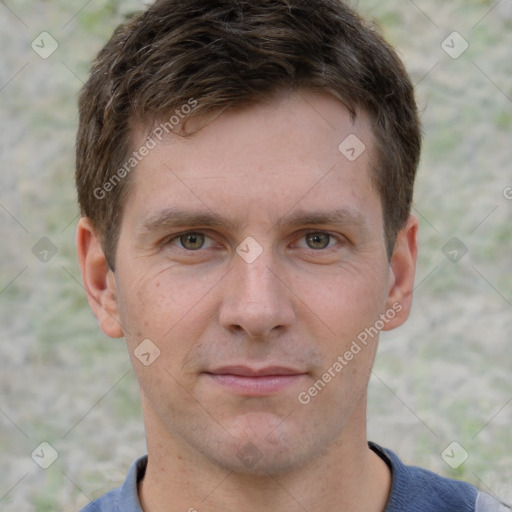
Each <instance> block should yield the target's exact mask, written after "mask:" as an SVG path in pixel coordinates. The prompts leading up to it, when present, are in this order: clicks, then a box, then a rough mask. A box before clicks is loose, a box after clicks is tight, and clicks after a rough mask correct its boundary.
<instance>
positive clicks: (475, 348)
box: [0, 0, 512, 512]
mask: <svg viewBox="0 0 512 512" xmlns="http://www.w3.org/2000/svg"><path fill="white" fill-rule="evenodd" d="M354 4H355V5H356V6H357V7H358V9H359V10H360V12H361V13H362V14H364V15H366V16H368V17H369V18H370V19H373V20H375V21H376V22H378V23H379V24H380V25H381V27H382V30H383V32H384V34H385V35H386V37H387V38H388V40H389V41H390V42H391V43H392V44H394V45H395V46H396V47H397V49H398V51H399V53H400V55H401V56H402V58H403V59H404V61H405V63H406V66H407V68H408V70H409V71H410V73H411V76H412V78H413V81H414V82H415V83H416V84H417V97H418V102H419V105H420V109H421V111H422V119H423V124H424V132H425V139H424V140H425V142H424V151H423V158H422V163H421V167H420V170H419V175H418V181H417V189H416V196H415V211H416V214H417V215H418V216H419V217H420V221H421V233H420V244H421V245H420V257H419V266H418V272H417V288H416V291H415V302H414V308H413V312H412V315H411V318H410V320H409V322H408V323H407V324H406V325H405V326H403V327H401V328H400V329H398V330H396V331H392V332H389V333H388V332H386V333H383V334H382V335H381V342H380V352H379V355H378V358H377V362H376V366H375V371H374V375H373V376H372V379H371V383H370V393H369V395H370V396H369V425H368V427H369V437H370V439H371V440H374V441H376V442H378V443H380V444H382V445H384V446H387V447H389V448H391V449H393V450H395V451H396V452H398V454H399V455H400V456H401V457H402V458H403V459H404V460H405V461H406V462H408V463H413V464H416V465H420V466H424V467H427V468H429V469H431V470H433V471H435V472H438V473H440V474H443V475H445V476H450V477H455V478H460V479H464V480H467V481H469V482H471V483H473V484H475V485H477V486H479V487H480V488H482V489H483V490H486V491H488V492H491V493H496V494H497V495H498V496H500V497H501V498H503V499H508V500H509V501H512V488H511V484H510V478H511V474H512V470H511V468H512V452H511V447H512V434H511V424H512V372H511V371H510V368H511V367H512V351H511V350H510V333H511V332H512V257H511V254H512V242H511V239H512V237H511V218H512V200H507V199H506V197H505V195H504V190H505V189H506V187H510V186H512V165H511V161H512V143H511V141H512V136H511V135H512V134H511V132H512V0H501V1H496V0H480V1H472V2H466V1H463V0H453V1H451V2H445V1H442V0H428V1H427V0H416V1H415V2H413V1H412V0H388V1H386V2H380V1H378V0H360V1H358V2H354ZM142 6H143V5H142V3H141V2H138V1H135V0H130V1H123V2H121V1H120V0H116V1H106V0H95V1H92V2H87V1H86V0H83V1H82V0H80V1H78V0H75V1H64V0H46V1H38V2H35V1H34V0H17V1H16V2H14V0H10V1H9V0H5V1H2V2H0V45H1V48H2V53H1V57H0V107H1V109H2V116H1V118H0V169H1V175H0V230H1V235H2V236H1V240H2V244H1V246H0V254H1V264H0V333H1V343H0V361H1V362H0V365H1V371H0V393H1V403H0V456H1V467H2V470H1V473H0V474H1V477H0V509H1V510H3V511H6V512H9V511H16V512H23V511H29V510H37V511H40V512H43V511H48V512H50V511H51V512H60V511H62V512H64V511H67V512H69V511H70V510H78V509H79V508H80V507H82V506H84V505H85V504H86V503H88V501H89V499H92V498H95V497H97V496H99V495H100V494H103V493H104V492H106V491H107V490H109V489H111V488H113V487H115V486H117V485H119V484H121V483H122V482H123V480H124V477H125V474H126V471H127V468H128V466H129V464H130V463H131V462H132V460H133V459H135V458H136V457H137V456H138V455H140V454H142V453H144V452H145V442H144V435H143V425H142V416H141V411H140V406H139V398H138V390H137V384H136V381H135V378H134V376H133V374H132V371H131V366H130V362H129V359H128V355H127V354H126V350H125V347H124V344H123V343H122V342H121V341H119V340H117V341H115V340H110V339H107V338H106V337H105V336H104V335H103V334H102V333H101V332H100V331H99V329H98V327H97V326H96V322H95V319H94V317H93V316H92V314H91V313H90V311H89V309H88V306H87V303H86V299H85V294H84V291H83V289H82V286H81V280H80V275H79V270H78V265H77V262H76V257H75V250H74V230H75V227H76V222H77V218H78V217H77V215H78V210H77V207H76V201H75V191H74V183H73V173H74V135H75V131H76V126H77V110H76V99H77V93H78V91H79V89H80V87H81V85H82V83H83V82H84V81H85V80H86V78H87V75H88V69H89V65H90V61H91V60H92V58H93V57H94V56H95V55H96V53H97V52H98V51H99V50H100V48H101V47H102V45H103V44H104V43H105V42H106V40H107V38H108V37H109V36H110V34H111V33H112V30H113V29H114V27H115V26H116V25H117V24H118V23H119V22H120V21H121V20H122V19H123V16H124V15H125V14H127V13H128V12H131V11H133V10H138V9H140V8H141V7H142ZM42 31H48V32H49V33H50V34H51V35H52V37H54V38H55V40H57V42H58V44H59V48H58V50H57V51H56V52H55V53H54V54H53V55H51V56H50V57H49V58H48V59H41V58H40V57H39V56H38V55H37V54H36V53H35V52H34V51H33V50H32V48H31V43H32V41H33V40H34V39H35V38H36V37H37V36H38V35H39V34H40V33H41V32H42ZM453 31H457V32H459V33H460V35H461V36H462V37H464V38H465V39H466V40H467V42H468V43H469V48H468V50H467V51H466V52H465V53H464V54H463V55H462V56H461V57H460V58H458V59H452V58H451V57H450V56H448V55H447V54H446V53H445V52H444V51H443V49H442V48H441V43H442V41H443V40H444V39H445V38H446V37H447V36H448V35H449V34H451V33H452V32H453ZM454 236H455V237H457V238H459V239H460V240H461V241H462V242H463V243H464V244H465V245H466V246H467V247H468V250H469V252H468V253H467V254H466V255H465V256H464V258H463V259H462V260H461V261H460V262H459V263H456V264H455V263H452V262H451V261H449V260H448V259H447V257H446V256H445V255H444V254H443V252H442V248H443V247H444V245H445V244H446V243H447V242H448V241H449V240H450V239H451V238H452V237H454ZM42 237H48V238H49V239H50V240H51V241H52V243H53V244H54V245H55V246H56V248H57V249H58V252H57V254H56V255H55V256H54V257H53V258H52V259H51V260H50V261H49V262H48V263H46V264H45V263H43V262H41V261H39V260H38V259H37V258H36V257H35V255H34V254H33V252H32V248H33V246H34V244H36V243H37V242H38V241H39V240H40V239H41V238H42ZM42 441H47V442H49V443H50V444H51V445H52V446H53V447H54V448H55V449H56V450H57V451H58V453H59V457H58V459H57V460H56V462H55V463H54V464H53V465H52V466H51V467H50V468H49V469H47V470H43V469H40V468H39V467H38V466H37V465H36V464H35V462H34V461H33V460H32V458H31V457H30V454H31V452H32V451H33V450H34V449H35V448H36V447H37V446H38V445H39V444H40V443H41V442H42ZM452 441H457V442H459V443H460V444H461V446H463V447H464V449H465V450H466V451H467V452H468V453H469V458H468V460H467V461H466V462H465V463H464V464H463V465H461V466H460V467H459V468H458V469H456V470H453V469H451V468H450V467H449V466H448V465H447V464H446V463H445V462H444V461H443V459H442V458H441V456H440V454H441V452H442V451H443V450H444V449H445V448H446V447H447V446H448V445H449V444H450V443H451V442H452Z"/></svg>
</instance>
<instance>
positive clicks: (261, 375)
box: [205, 365, 306, 396]
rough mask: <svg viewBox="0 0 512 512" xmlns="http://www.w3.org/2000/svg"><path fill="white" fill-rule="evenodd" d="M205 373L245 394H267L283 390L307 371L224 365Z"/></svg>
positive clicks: (219, 382) (228, 387)
mask: <svg viewBox="0 0 512 512" xmlns="http://www.w3.org/2000/svg"><path fill="white" fill-rule="evenodd" d="M205 375H206V376H207V377H208V378H209V379H211V380H212V381H213V382H214V383H216V384H218V385H220V386H222V387H224V388H227V389H229V390H230V391H232V392H235V393H237V394H241V395H245V396H265V395H272V394H275V393H278V392H280V391H283V390H284V389H285V388H287V387H289V386H290V385H292V384H293V383H295V382H297V381H298V380H299V379H301V378H303V377H304V376H305V375H306V372H304V371H302V370H298V369H295V368H288V367H284V366H266V367H262V368H251V367H248V366H240V365H236V366H223V367H221V368H216V369H214V370H212V371H209V372H205Z"/></svg>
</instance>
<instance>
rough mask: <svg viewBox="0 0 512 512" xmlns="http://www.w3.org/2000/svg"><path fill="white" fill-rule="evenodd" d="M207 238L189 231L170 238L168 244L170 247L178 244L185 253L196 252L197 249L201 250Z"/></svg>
mask: <svg viewBox="0 0 512 512" xmlns="http://www.w3.org/2000/svg"><path fill="white" fill-rule="evenodd" d="M207 238H209V237H207V236H206V235H205V234H204V233H197V232H195V231H191V232H188V233H183V234H181V235H178V236H176V237H174V238H171V239H170V240H169V241H168V243H169V244H171V245H176V243H179V246H181V248H182V249H186V250H187V251H198V250H199V249H202V248H203V246H204V244H205V240H206V239H207Z"/></svg>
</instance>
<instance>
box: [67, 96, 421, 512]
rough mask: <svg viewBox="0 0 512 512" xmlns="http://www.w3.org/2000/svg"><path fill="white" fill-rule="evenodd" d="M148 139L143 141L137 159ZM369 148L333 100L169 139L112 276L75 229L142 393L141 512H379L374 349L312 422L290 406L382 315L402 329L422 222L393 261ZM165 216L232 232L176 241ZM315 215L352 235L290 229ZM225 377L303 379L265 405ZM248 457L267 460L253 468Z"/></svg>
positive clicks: (356, 362) (271, 107) (306, 99)
mask: <svg viewBox="0 0 512 512" xmlns="http://www.w3.org/2000/svg"><path fill="white" fill-rule="evenodd" d="M146 133H147V131H144V130H143V129H142V127H140V129H139V130H137V131H136V132H135V133H134V144H135V146H137V145H138V144H139V143H142V142H143V141H144V139H145V135H146ZM350 134H355V135H357V137H358V138H359V139H360V140H361V141H363V143H364V144H365V146H366V151H364V152H363V154H362V155H361V156H360V157H359V158H357V159H356V160H355V161H353V162H351V161H349V160H348V159H347V158H346V157H345V156H344V155H343V154H342V153H341V152H340V151H339V150H338V146H339V144H340V143H341V142H342V141H343V140H344V139H345V138H346V137H347V136H348V135H350ZM372 140H373V139H372V132H371V128H370V123H369V121H368V119H367V117H366V116H365V115H364V114H359V115H358V116H357V117H356V119H355V121H354V122H353V121H352V120H351V119H350V116H349V113H348V111H347V109H346V108H345V107H344V105H343V104H342V103H341V102H339V101H338V100H336V99H334V98H332V97H330V96H327V95H318V94H313V93H309V92H305V91H303V92H300V93H286V94H282V95H280V96H279V97H276V98H275V100H274V101H272V102H271V103H269V104H258V105H253V106H251V107H248V108H245V109H243V110H239V111H232V112H226V113H223V114H221V115H220V116H218V117H217V118H216V119H214V120H213V121H211V122H210V123H209V124H208V125H207V126H206V127H203V128H202V129H201V130H200V131H198V132H197V133H195V134H194V135H192V136H190V137H188V138H180V137H178V136H176V135H171V136H169V137H168V138H167V139H166V140H165V141H164V142H163V143H160V144H159V145H158V146H157V147H156V148H155V149H153V150H152V151H151V152H150V153H149V155H148V156H146V157H145V158H144V160H142V161H141V162H140V164H139V165H138V167H137V169H136V170H135V171H133V176H132V177H131V178H132V180H133V182H132V183H131V189H130V192H129V195H128V198H127V202H126V208H125V211H124V215H123V219H122V224H121V231H120V239H119V245H118V250H117V258H116V271H115V274H113V273H112V272H111V271H109V269H108V266H107V264H106V261H105V258H104V255H103V252H102V250H101V247H100V244H99V242H98V238H97V237H96V234H95V232H94V229H92V227H91V225H90V223H89V222H88V220H87V219H85V218H84V219H81V221H80V223H79V227H78V232H77V248H78V255H79V260H80V265H81V269H82V276H83V280H84V283H85V288H86V290H87V294H88V298H89V303H90V305H91V308H92V309H93V311H94V313H95V315H96V317H97V318H98V322H99V324H100V327H101V328H102V330H103V331H104V332H105V333H106V334H107V335H109V336H111V337H121V336H124V337H125V339H126V343H127V346H128V349H129V353H130V356H131V358H132V363H133V367H134V371H135V373H136V375H137V379H138V381H139V383H140V387H141V396H142V405H143V411H144V418H145V426H146V436H147V443H148V454H149V464H148V470H147V473H146V477H145V479H144V481H143V482H142V484H141V485H140V488H139V493H140V496H141V502H142V505H143V508H144V510H145V511H149V512H159V511H163V510H166V511H169V510H177V511H178V510H189V509H190V508H193V507H195V508H197V509H198V510H200V511H201V512H203V511H206V512H208V511H216V510H217V511H218V510H247V511H257V510H258V511H260V510H267V511H268V510H279V511H283V510H285V511H299V510H304V509H305V510H325V509H327V508H328V507H330V509H331V510H364V511H370V512H371V511H382V510H384V507H385V503H386V500H387V497H388V494H389V488H390V475H389V471H388V469H387V467H386V466H385V464H384V463H383V462H382V461H381V460H380V459H379V458H378V457H377V456H376V455H375V454H373V452H371V451H370V450H369V449H368V446H367V441H366V393H367V386H368V380H369V376H370V373H371V368H372V364H373V361H374V356H375V351H376V348H377V340H378V336H375V337H373V338H371V339H370V340H369V342H368V344H367V345H366V346H364V347H362V350H361V351H360V352H359V353H357V354H356V355H354V357H353V359H352V360H351V361H349V362H348V364H346V365H345V366H344V367H343V370H342V371H341V372H339V373H336V376H335V377H333V378H332V379H331V381H330V382H329V383H328V384H327V385H325V387H323V389H322V390H321V391H320V392H318V393H317V395H316V396H314V397H312V398H311V400H310V402H309V403H308V404H306V405H305V404H303V403H300V401H299V400H298V399H297V397H298V395H299V393H300V392H302V391H307V390H308V389H309V388H310V387H311V386H313V384H314V383H315V381H317V380H318V379H321V378H322V375H323V374H325V372H326V371H327V369H328V368H330V367H332V366H333V364H334V363H335V362H336V361H337V358H338V356H340V355H343V354H344V353H345V352H346V351H347V350H349V349H350V347H351V344H352V342H353V341H354V340H355V339H357V336H358V334H360V333H361V332H363V331H364V330H365V329H366V328H369V327H371V326H374V325H375V323H376V321H377V320H378V319H379V315H382V314H385V313H386V311H388V310H390V309H393V305H394V304H395V309H396V305H397V304H399V306H400V311H399V312H396V314H395V315H394V318H393V319H392V320H389V321H388V322H387V323H385V326H384V329H392V328H395V327H397V326H398V325H400V324H402V323H403V322H404V321H405V320H406V318H407V316H408V314H409V310H410V303H411V298H412V288H413V280H414V271H415V264H416V253H417V242H416V237H417V219H416V218H415V217H414V216H411V217H410V218H409V219H408V221H407V223H406V225H405V226H404V228H403V229H402V230H401V231H400V233H399V235H398V237H397V241H396V244H395V250H394V253H393V256H392V259H391V261H389V260H388V258H387V256H386V245H385V239H384V230H383V218H382V211H381V202H380V198H379V195H378V193H377V191H376V190H375V188H374V186H373V185H372V182H371V179H370V176H371V174H370V173H371V170H370V169H371V164H372V162H373V158H374V156H373V152H372V147H373V141H372ZM105 200H108V198H106V199H105ZM171 209H173V210H174V209H179V210H186V211H191V212H201V213H203V214H205V215H210V214H212V213H215V214H220V215H222V216H224V217H226V220H227V221H229V222H228V223H220V224H218V225H214V226H207V225H205V224H199V225H193V224H189V223H187V224H183V223H181V224H180V225H176V226H174V225H171V223H170V222H169V221H164V220H165V218H166V216H167V218H168V213H169V211H170V210H171ZM319 210H322V211H326V212H333V211H336V210H343V211H344V212H345V217H344V219H343V222H341V223H338V224H335V223H333V222H332V221H331V222H329V223H322V224H318V225H317V224H311V223H303V222H301V223H300V224H294V225H292V224H290V223H288V222H287V217H290V216H291V215H294V214H298V213H299V212H300V213H305V214H308V213H311V212H318V211H319ZM203 220H204V219H203ZM187 232H188V233H190V232H194V233H200V234H199V235H198V236H199V238H197V235H196V238H192V239H189V238H187V237H184V238H185V243H187V241H188V243H189V245H186V247H188V250H187V248H185V247H184V246H183V238H181V239H180V237H179V236H178V235H182V234H184V233H187ZM315 233H318V234H319V235H320V238H315V237H314V236H313V237H312V236H311V234H315ZM325 233H327V234H331V235H332V237H330V238H329V237H325V236H323V235H322V234H325ZM201 234H204V235H206V236H205V238H204V245H202V246H201V243H203V238H202V236H201ZM308 235H309V236H308ZM247 237H252V238H253V239H254V240H256V242H257V243H258V245H259V247H260V248H261V250H262V252H261V254H260V255H259V256H258V257H257V258H256V259H255V260H254V261H253V262H252V263H248V262H247V261H246V260H244V259H243V258H242V257H241V256H240V254H242V253H240V254H238V253H237V251H236V249H237V247H239V246H240V247H242V248H244V249H247V248H249V254H252V255H254V254H255V253H254V252H253V251H254V249H252V248H251V247H252V246H248V245H245V244H246V243H247V242H245V244H244V243H242V242H244V241H245V240H246V239H247ZM191 240H192V243H190V241H191ZM312 241H313V242H314V243H313V248H311V244H312ZM194 243H195V244H196V245H194ZM315 243H316V245H315ZM308 244H309V245H308ZM324 245H325V246H326V247H325V248H324ZM197 246H199V247H200V248H199V249H197V250H190V247H193V248H194V247H197ZM145 339H150V340H151V342H152V343H153V344H154V345H155V346H157V347H158V349H159V350H160V355H159V357H158V358H157V359H156V360H155V361H154V362H153V363H152V364H151V365H148V366H145V365H144V364H142V363H141V361H140V360H139V359H137V358H136V357H135V351H136V349H137V347H138V346H139V344H140V343H141V342H142V341H143V340H145ZM225 365H244V366H249V367H252V368H262V367H266V366H284V367H287V368H293V369H294V370H295V371H296V372H297V373H300V375H299V376H298V377H296V378H294V379H293V382H291V383H290V384H289V385H287V386H286V387H284V388H283V389H280V390H278V391H276V392H273V393H263V395H261V396H255V395H248V394H244V393H242V392H239V391H235V390H233V389H231V388H228V387H226V386H223V385H222V384H220V383H219V382H218V381H217V380H216V379H215V378H212V375H210V374H209V372H212V371H213V370H215V369H216V368H219V367H221V366H225ZM247 453H249V454H252V456H253V459H254V460H256V459H258V460H257V461H256V462H254V460H251V462H250V463H248V462H247V458H244V456H243V454H247Z"/></svg>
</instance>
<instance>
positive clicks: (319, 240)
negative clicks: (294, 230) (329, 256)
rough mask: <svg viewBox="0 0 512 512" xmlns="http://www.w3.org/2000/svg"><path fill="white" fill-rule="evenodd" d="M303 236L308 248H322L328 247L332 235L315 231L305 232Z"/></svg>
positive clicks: (332, 237)
mask: <svg viewBox="0 0 512 512" xmlns="http://www.w3.org/2000/svg"><path fill="white" fill-rule="evenodd" d="M304 238H305V240H306V244H307V246H308V248H309V249H313V250H322V249H326V248H328V247H329V245H330V243H331V241H333V239H334V236H333V235H331V234H329V233H323V232H315V233H307V234H306V235H305V236H304ZM334 241H336V240H334Z"/></svg>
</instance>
